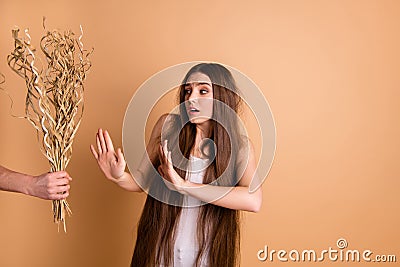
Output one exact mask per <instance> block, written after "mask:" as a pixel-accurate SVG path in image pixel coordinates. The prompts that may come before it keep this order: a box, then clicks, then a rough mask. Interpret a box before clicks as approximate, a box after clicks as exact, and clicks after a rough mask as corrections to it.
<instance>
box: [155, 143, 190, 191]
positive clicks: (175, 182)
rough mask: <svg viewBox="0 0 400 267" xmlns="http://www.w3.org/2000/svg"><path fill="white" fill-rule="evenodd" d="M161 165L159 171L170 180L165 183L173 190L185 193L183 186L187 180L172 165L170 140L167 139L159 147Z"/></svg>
mask: <svg viewBox="0 0 400 267" xmlns="http://www.w3.org/2000/svg"><path fill="white" fill-rule="evenodd" d="M159 157H160V163H161V164H160V166H159V167H158V172H159V173H160V175H161V176H162V177H163V178H164V179H165V180H166V181H168V182H169V183H168V182H165V185H166V186H167V187H168V188H169V189H170V190H173V191H178V192H180V193H181V194H185V193H184V191H183V187H184V186H185V180H184V179H182V177H180V176H179V174H178V173H177V172H176V171H175V169H174V166H173V165H172V158H171V151H168V141H167V140H165V141H164V143H163V144H160V147H159Z"/></svg>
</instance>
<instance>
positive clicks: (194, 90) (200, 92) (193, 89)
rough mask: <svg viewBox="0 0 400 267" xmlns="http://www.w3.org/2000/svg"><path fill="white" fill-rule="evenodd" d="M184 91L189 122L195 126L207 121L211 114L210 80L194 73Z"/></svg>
mask: <svg viewBox="0 0 400 267" xmlns="http://www.w3.org/2000/svg"><path fill="white" fill-rule="evenodd" d="M184 90H185V107H186V112H187V114H188V116H189V121H190V122H191V123H196V124H201V123H204V122H206V121H208V120H209V119H210V118H211V117H212V114H213V87H212V83H211V80H210V78H209V77H208V76H207V75H205V74H203V73H200V72H195V73H193V74H191V75H190V76H189V78H188V80H187V82H186V84H185V89H184Z"/></svg>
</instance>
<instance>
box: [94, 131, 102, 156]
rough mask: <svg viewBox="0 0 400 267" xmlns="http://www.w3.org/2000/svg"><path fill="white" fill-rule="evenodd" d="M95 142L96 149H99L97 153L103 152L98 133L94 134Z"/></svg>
mask: <svg viewBox="0 0 400 267" xmlns="http://www.w3.org/2000/svg"><path fill="white" fill-rule="evenodd" d="M96 144H97V150H98V151H99V155H101V154H103V150H102V149H101V144H100V137H99V133H97V134H96Z"/></svg>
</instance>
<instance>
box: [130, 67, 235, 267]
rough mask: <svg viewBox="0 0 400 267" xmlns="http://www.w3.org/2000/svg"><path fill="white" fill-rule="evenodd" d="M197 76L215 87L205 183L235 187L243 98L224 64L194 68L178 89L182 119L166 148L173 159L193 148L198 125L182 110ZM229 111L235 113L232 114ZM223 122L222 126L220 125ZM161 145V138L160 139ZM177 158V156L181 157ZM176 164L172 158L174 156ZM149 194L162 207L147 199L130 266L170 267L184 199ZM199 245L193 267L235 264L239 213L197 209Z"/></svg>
mask: <svg viewBox="0 0 400 267" xmlns="http://www.w3.org/2000/svg"><path fill="white" fill-rule="evenodd" d="M195 72H200V73H203V74H205V75H207V76H208V77H209V78H210V80H211V82H212V86H213V98H214V99H215V100H218V101H214V107H213V116H212V118H211V119H210V122H211V127H210V136H209V139H210V140H212V141H213V142H214V144H215V149H213V148H214V145H210V143H205V144H204V145H203V146H202V149H203V150H205V146H208V151H211V152H210V153H209V154H212V155H209V156H211V157H212V158H214V160H213V161H212V162H211V164H210V165H209V167H208V168H207V170H206V172H205V176H204V178H203V183H204V184H215V185H220V186H235V185H236V184H237V182H238V178H239V177H237V176H238V174H237V173H236V168H235V162H236V159H237V155H238V150H239V147H240V146H241V143H242V137H241V135H240V134H239V131H238V130H237V129H238V119H237V116H236V113H237V112H238V109H239V105H240V102H241V98H240V96H239V92H238V88H237V86H236V84H235V80H234V79H233V76H232V74H231V73H230V72H229V70H228V69H226V68H225V67H223V66H222V65H219V64H215V63H201V64H198V65H196V66H194V67H192V68H191V69H190V70H189V72H188V73H187V74H186V76H185V78H184V80H183V82H182V85H181V86H180V90H179V103H181V105H180V114H179V116H175V117H174V119H172V120H170V121H171V125H172V127H174V128H176V129H181V130H180V132H179V135H177V134H176V131H170V132H169V133H167V138H168V143H169V144H170V145H169V147H170V149H171V150H172V155H177V154H178V153H176V152H177V149H179V150H180V152H181V153H182V154H183V155H184V157H185V158H186V159H188V158H189V156H190V153H191V151H192V149H193V146H194V144H195V137H196V125H195V124H193V123H190V122H188V115H187V113H186V109H185V106H184V105H182V103H184V102H185V90H184V88H185V84H186V82H187V80H188V78H189V76H190V75H191V74H193V73H195ZM230 110H233V111H234V112H230ZM221 122H222V123H221ZM159 141H160V142H161V137H160V138H159ZM179 154H180V153H179ZM155 158H156V159H155V160H153V162H152V164H153V166H154V167H155V169H156V170H157V168H158V166H159V165H160V162H159V159H158V157H155ZM172 160H173V162H174V156H173V157H172ZM174 168H175V170H176V171H177V172H178V174H179V175H180V176H181V177H183V178H184V179H185V177H186V170H185V169H182V168H177V167H174ZM149 190H150V191H154V192H155V191H157V193H158V194H161V195H162V196H163V198H164V199H167V200H168V201H167V202H168V203H170V204H166V203H164V202H163V201H159V200H157V199H155V198H153V197H151V195H152V194H148V196H147V199H146V203H145V205H144V208H143V212H142V215H141V218H140V220H139V224H138V233H137V239H136V244H135V249H134V253H133V256H132V262H131V266H135V267H142V266H143V267H147V266H159V265H161V264H163V265H164V266H172V265H173V249H174V243H175V231H176V227H177V224H178V222H179V218H180V214H181V211H182V207H181V205H182V203H183V196H182V195H181V194H180V193H177V192H174V191H171V190H168V189H167V187H166V186H165V185H164V186H160V183H158V184H157V186H150V189H149ZM197 222H198V223H197V241H198V247H199V252H198V255H197V259H196V266H201V264H204V259H205V257H207V259H206V261H207V262H208V266H218V267H220V266H221V267H223V266H226V267H232V266H238V265H239V251H240V248H239V239H240V225H239V223H240V218H239V211H237V210H232V209H228V208H224V207H220V206H216V205H213V204H206V203H204V205H202V206H201V207H200V211H199V217H198V220H197Z"/></svg>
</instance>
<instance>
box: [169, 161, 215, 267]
mask: <svg viewBox="0 0 400 267" xmlns="http://www.w3.org/2000/svg"><path fill="white" fill-rule="evenodd" d="M207 162H208V160H206V159H200V158H196V157H193V156H190V160H189V167H188V170H187V172H186V177H187V179H188V180H189V181H191V182H193V183H199V184H202V183H203V177H204V173H205V170H206V168H207ZM183 201H184V208H182V212H181V216H180V219H179V223H178V225H177V232H176V240H175V246H174V267H190V266H194V265H195V262H196V257H197V253H198V251H199V248H198V242H197V218H198V215H199V207H200V205H201V201H200V200H198V199H196V198H194V197H191V196H187V195H185V196H184V200H183ZM206 254H207V253H206ZM206 259H207V255H205V256H204V257H203V262H202V266H207V264H206V262H204V261H205V260H206Z"/></svg>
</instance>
